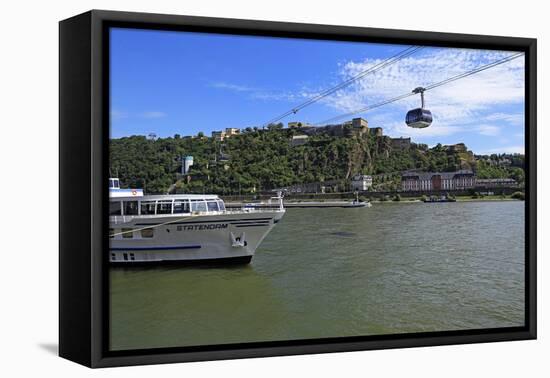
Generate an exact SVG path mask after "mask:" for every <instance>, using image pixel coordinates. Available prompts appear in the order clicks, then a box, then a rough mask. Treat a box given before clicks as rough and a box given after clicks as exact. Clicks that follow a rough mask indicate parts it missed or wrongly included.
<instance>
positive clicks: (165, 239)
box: [109, 210, 284, 265]
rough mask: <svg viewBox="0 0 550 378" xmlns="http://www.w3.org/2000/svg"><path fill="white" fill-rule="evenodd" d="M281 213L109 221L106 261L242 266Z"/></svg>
mask: <svg viewBox="0 0 550 378" xmlns="http://www.w3.org/2000/svg"><path fill="white" fill-rule="evenodd" d="M283 214H284V210H283V211H281V210H277V211H250V212H246V211H241V212H225V213H223V214H213V215H190V216H183V217H182V216H174V215H169V216H150V217H143V216H140V217H124V216H116V217H111V218H110V228H111V231H110V235H111V237H110V248H109V249H110V251H109V261H110V262H111V263H112V264H116V265H130V264H136V265H139V264H141V265H143V264H152V263H158V264H164V263H206V264H209V263H213V264H219V263H233V264H234V263H241V264H246V263H249V262H250V260H251V259H252V256H253V255H254V253H255V251H256V249H257V248H258V246H259V245H260V244H261V242H262V241H263V239H264V238H265V237H266V236H267V235H268V234H269V232H270V231H271V229H272V228H273V227H274V226H275V224H276V223H277V222H278V221H279V220H280V219H281V218H282V216H283ZM151 230H152V231H151ZM151 234H152V235H151Z"/></svg>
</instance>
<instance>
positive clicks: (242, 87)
mask: <svg viewBox="0 0 550 378" xmlns="http://www.w3.org/2000/svg"><path fill="white" fill-rule="evenodd" d="M209 86H210V87H212V88H218V89H226V90H230V91H234V92H252V91H256V90H257V89H256V88H253V87H249V86H246V85H240V84H232V83H227V82H225V81H217V82H214V83H209Z"/></svg>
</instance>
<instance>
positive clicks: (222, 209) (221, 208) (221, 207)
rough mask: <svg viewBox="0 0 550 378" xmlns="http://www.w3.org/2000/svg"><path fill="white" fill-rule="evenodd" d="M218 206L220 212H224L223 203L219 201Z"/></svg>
mask: <svg viewBox="0 0 550 378" xmlns="http://www.w3.org/2000/svg"><path fill="white" fill-rule="evenodd" d="M218 206H219V207H220V211H225V204H224V203H223V201H221V200H219V201H218Z"/></svg>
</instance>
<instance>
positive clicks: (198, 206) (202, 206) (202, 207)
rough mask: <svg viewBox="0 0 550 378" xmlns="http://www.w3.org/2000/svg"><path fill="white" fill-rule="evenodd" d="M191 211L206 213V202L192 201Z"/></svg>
mask: <svg viewBox="0 0 550 378" xmlns="http://www.w3.org/2000/svg"><path fill="white" fill-rule="evenodd" d="M191 211H206V202H204V201H203V200H191Z"/></svg>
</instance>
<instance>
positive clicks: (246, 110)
mask: <svg viewBox="0 0 550 378" xmlns="http://www.w3.org/2000/svg"><path fill="white" fill-rule="evenodd" d="M406 47H408V46H400V45H381V44H366V43H350V42H339V41H338V42H332V41H314V40H300V39H283V38H266V37H249V36H229V35H215V34H200V33H187V32H165V31H149V30H136V29H113V30H112V31H111V136H112V137H114V138H117V137H121V136H127V135H147V134H149V133H155V134H157V135H158V136H163V137H164V136H173V135H174V134H180V135H194V134H197V133H198V132H199V131H203V132H204V133H206V134H207V135H210V133H211V131H213V130H221V129H224V128H226V127H239V128H244V127H248V126H261V125H262V124H264V123H265V122H267V121H269V120H270V119H272V118H274V117H275V116H277V115H279V114H280V113H283V112H285V111H287V110H289V109H291V108H293V107H294V106H296V105H297V104H300V103H302V102H304V101H306V100H307V99H309V98H311V97H312V96H315V94H317V93H319V92H320V91H322V90H324V89H327V88H330V87H331V86H333V85H335V84H338V83H339V82H341V81H343V80H346V79H347V78H350V77H351V76H353V75H356V74H357V73H359V72H361V71H363V70H365V69H367V68H369V67H371V66H373V65H374V64H376V63H379V62H381V61H382V60H384V59H386V58H388V57H390V56H393V55H395V54H396V53H398V52H400V51H402V50H404V49H405V48H406ZM511 54H512V53H510V52H499V51H487V50H465V49H448V48H430V47H426V48H424V49H422V50H421V51H419V52H417V53H415V54H414V55H412V56H410V57H408V58H405V59H403V60H402V61H400V62H399V63H396V64H394V65H392V66H390V67H387V68H384V69H382V70H380V71H378V72H376V73H375V74H373V75H367V76H366V77H365V78H364V79H362V80H360V81H358V82H356V83H354V84H353V85H351V86H349V87H347V88H345V89H344V90H342V91H339V92H337V93H336V94H334V95H331V96H329V97H327V98H325V99H323V100H322V101H320V102H318V103H316V104H314V105H312V106H309V107H307V108H305V109H303V110H301V111H300V112H298V114H296V115H292V116H289V117H287V118H285V119H284V120H282V122H284V123H285V124H286V123H287V122H290V121H304V122H310V123H314V124H316V123H319V122H322V121H323V120H326V119H329V118H331V117H334V116H337V115H340V114H342V113H347V112H350V111H354V110H356V109H360V108H362V107H365V106H368V105H369V104H373V103H376V102H379V101H381V100H384V99H387V98H392V97H395V96H397V95H400V94H403V93H406V92H408V91H410V90H412V89H413V88H415V87H417V86H420V85H423V86H425V85H428V84H430V83H433V82H437V81H440V80H443V79H445V78H448V77H451V76H454V75H456V74H459V73H462V72H466V71H469V70H471V69H473V68H475V67H478V66H480V65H483V64H487V63H490V62H493V61H496V60H498V59H501V58H503V57H506V56H508V55H511ZM523 70H524V62H523V58H518V59H515V60H513V61H511V62H508V63H506V64H503V65H500V66H498V67H495V68H492V69H489V70H487V71H484V72H482V73H479V74H476V75H472V76H470V77H468V78H465V79H463V80H459V81H456V82H454V83H452V84H449V85H446V86H442V87H439V88H436V89H434V90H432V91H429V92H426V101H427V107H428V108H429V109H431V110H432V112H433V114H434V122H433V124H432V126H430V127H429V128H427V129H422V130H415V129H411V128H408V127H406V125H405V124H404V121H403V119H404V116H405V113H406V111H407V109H410V108H414V107H418V106H419V101H420V100H419V98H416V97H411V98H408V99H406V100H402V101H400V102H396V103H393V104H391V105H388V106H383V107H381V108H378V109H376V110H373V111H371V112H367V113H363V114H359V115H357V116H362V117H363V118H365V119H367V120H368V121H369V125H370V126H372V127H382V128H384V133H385V134H386V135H390V136H393V137H398V136H411V137H412V138H413V140H414V141H416V142H419V143H427V144H429V145H434V144H436V143H438V142H440V143H443V144H450V143H458V142H464V143H466V145H467V146H468V147H469V148H470V149H472V150H473V151H474V152H476V153H492V152H523V145H524V135H523V130H524V127H523V125H524V121H523V119H524V116H523V108H524V82H523V81H524V80H523Z"/></svg>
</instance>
